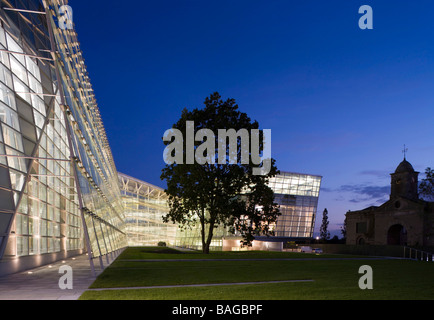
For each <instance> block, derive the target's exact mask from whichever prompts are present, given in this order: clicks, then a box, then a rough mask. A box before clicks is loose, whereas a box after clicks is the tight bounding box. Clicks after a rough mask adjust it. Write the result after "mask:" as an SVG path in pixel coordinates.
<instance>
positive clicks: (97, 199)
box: [0, 0, 127, 274]
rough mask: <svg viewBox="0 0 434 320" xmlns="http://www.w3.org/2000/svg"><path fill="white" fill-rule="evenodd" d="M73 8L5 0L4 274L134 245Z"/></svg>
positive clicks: (1, 60) (1, 35) (0, 91)
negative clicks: (69, 17) (64, 23)
mask: <svg viewBox="0 0 434 320" xmlns="http://www.w3.org/2000/svg"><path fill="white" fill-rule="evenodd" d="M63 5H67V3H66V1H55V0H52V1H51V0H50V1H42V2H41V1H37V0H19V1H18V0H17V1H1V10H0V204H1V205H0V274H1V273H8V272H14V271H19V270H21V269H25V268H28V267H32V266H37V265H40V264H44V263H49V262H51V261H54V260H58V259H62V258H65V257H68V256H71V255H76V254H79V253H82V252H84V251H87V252H88V253H89V260H90V263H91V266H93V260H92V258H95V257H99V258H100V263H102V259H101V257H102V256H104V255H107V254H108V253H110V252H113V251H117V250H119V249H120V248H122V247H125V246H126V245H127V240H126V239H127V238H126V233H125V231H124V226H125V217H124V211H123V207H122V200H121V193H120V188H119V184H118V177H117V172H116V167H115V165H114V162H113V158H112V155H111V151H110V147H109V145H108V141H107V137H106V134H105V131H104V127H103V125H102V121H101V117H100V114H99V110H98V106H97V104H96V100H95V96H94V94H93V90H92V86H91V84H90V82H89V77H88V74H87V71H86V67H85V64H84V60H83V57H82V53H81V51H80V47H79V43H78V40H77V35H76V33H75V31H74V30H73V29H68V28H60V27H59V25H58V23H59V17H60V16H61V15H62V13H61V12H59V10H61V9H62V10H63V9H65V7H62V6H63Z"/></svg>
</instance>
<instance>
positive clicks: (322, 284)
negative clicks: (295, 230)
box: [80, 248, 434, 300]
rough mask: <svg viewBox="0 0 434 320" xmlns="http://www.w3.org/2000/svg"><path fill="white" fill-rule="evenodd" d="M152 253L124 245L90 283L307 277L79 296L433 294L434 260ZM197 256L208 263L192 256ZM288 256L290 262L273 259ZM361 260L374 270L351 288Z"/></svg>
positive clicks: (418, 296)
mask: <svg viewBox="0 0 434 320" xmlns="http://www.w3.org/2000/svg"><path fill="white" fill-rule="evenodd" d="M158 250H161V248H128V249H127V250H125V251H124V252H123V253H122V254H121V255H120V256H119V257H118V259H117V260H116V261H115V262H114V263H113V264H112V265H111V266H110V267H108V268H107V269H106V270H105V271H104V272H103V273H102V274H101V275H100V276H99V277H98V278H97V280H96V281H95V282H94V283H93V284H92V286H91V287H90V288H110V287H137V286H161V285H183V284H201V283H202V284H203V283H234V282H257V281H275V280H301V279H312V280H314V281H313V282H304V283H279V284H277V283H273V284H256V285H255V284H252V285H236V286H217V287H188V288H164V289H162V288H158V289H129V290H113V291H109V290H104V291H86V292H85V293H84V294H83V295H82V296H81V298H80V299H106V300H107V299H129V300H133V299H147V300H152V299H154V300H155V299H156V300H163V299H166V300H199V299H206V300H209V299H212V300H221V299H222V300H245V299H248V300H289V299H291V300H292V299H418V300H420V299H434V286H433V285H432V284H433V283H434V264H433V263H427V262H420V261H408V260H396V259H392V260H368V259H366V260H323V259H324V258H337V257H339V258H349V257H350V256H345V255H315V254H300V253H281V252H219V253H212V254H210V255H203V254H201V253H177V252H176V251H171V250H170V251H169V250H168V251H164V249H163V251H161V252H158ZM204 258H206V259H214V260H211V261H203V260H198V259H204ZM288 258H289V259H296V260H292V261H285V260H278V259H288ZM306 258H309V259H306ZM311 258H313V259H311ZM320 258H321V259H320ZM365 258H366V257H365ZM132 259H151V260H152V259H171V260H172V261H152V262H151V261H143V262H142V261H140V262H137V261H131V260H132ZM173 259H188V261H174V260H173ZM190 259H191V260H190ZM216 259H232V260H228V261H220V260H216ZM234 259H237V260H234ZM238 259H244V260H238ZM248 259H270V260H266V261H265V260H264V261H263V260H248ZM128 260H130V261H128ZM361 265H370V266H371V267H372V269H373V285H374V289H373V290H361V289H360V288H359V286H358V281H359V278H360V277H361V276H362V275H361V274H359V273H358V270H359V267H360V266H361Z"/></svg>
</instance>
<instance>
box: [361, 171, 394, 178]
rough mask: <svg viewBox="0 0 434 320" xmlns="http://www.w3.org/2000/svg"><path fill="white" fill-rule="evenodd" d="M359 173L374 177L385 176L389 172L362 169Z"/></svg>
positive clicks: (387, 175)
mask: <svg viewBox="0 0 434 320" xmlns="http://www.w3.org/2000/svg"><path fill="white" fill-rule="evenodd" d="M359 174H361V175H365V176H374V177H376V178H386V177H389V172H387V171H384V170H364V171H360V172H359Z"/></svg>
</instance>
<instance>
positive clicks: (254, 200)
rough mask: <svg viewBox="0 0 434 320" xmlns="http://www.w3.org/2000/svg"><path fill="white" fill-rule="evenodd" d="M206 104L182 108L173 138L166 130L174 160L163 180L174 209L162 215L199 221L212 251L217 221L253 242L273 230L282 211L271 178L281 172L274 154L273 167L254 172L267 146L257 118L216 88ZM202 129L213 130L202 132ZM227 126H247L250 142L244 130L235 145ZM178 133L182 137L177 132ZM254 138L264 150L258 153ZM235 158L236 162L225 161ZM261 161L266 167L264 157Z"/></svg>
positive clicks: (189, 224) (167, 218) (185, 224)
mask: <svg viewBox="0 0 434 320" xmlns="http://www.w3.org/2000/svg"><path fill="white" fill-rule="evenodd" d="M204 104H205V107H204V108H203V109H193V110H192V111H188V110H187V109H184V110H183V111H182V114H181V117H180V119H179V120H178V122H177V123H175V124H174V125H173V127H172V131H171V130H168V131H169V133H170V134H168V136H169V137H170V139H168V138H167V136H166V133H167V132H168V131H166V133H165V138H164V139H163V140H164V143H165V145H166V150H165V152H166V151H168V154H166V156H167V157H168V158H171V159H172V161H166V166H165V167H164V168H163V170H162V174H161V179H162V180H166V182H167V188H166V189H165V192H166V193H167V194H168V196H169V199H168V204H169V213H168V214H167V215H166V216H164V217H163V218H164V221H166V222H168V221H172V222H174V223H178V224H179V225H180V227H181V228H190V227H193V226H194V227H196V226H197V225H198V224H199V226H200V230H201V238H202V250H203V252H204V253H209V247H210V244H211V240H212V238H213V235H214V230H215V228H217V227H218V226H225V227H230V228H228V229H230V230H232V231H233V232H235V231H238V232H239V233H240V234H241V235H242V236H243V237H244V239H245V243H246V244H249V243H250V242H251V240H252V239H253V237H254V236H255V235H259V234H261V235H272V234H273V230H272V228H271V226H272V225H273V223H274V222H275V221H276V219H277V217H278V215H280V212H279V209H278V205H277V204H276V203H274V194H273V191H272V190H271V188H269V187H268V185H267V183H268V179H269V178H270V177H272V176H274V175H275V174H276V173H278V170H277V168H276V166H275V160H274V159H271V158H270V159H269V162H268V168H266V170H264V172H263V173H262V174H257V173H256V174H255V172H254V170H255V168H256V170H257V168H258V162H257V156H258V154H259V155H261V154H262V155H263V151H264V143H263V137H264V133H263V130H259V124H258V122H257V121H251V119H250V118H249V117H248V116H247V114H246V113H242V112H240V111H239V110H238V105H237V104H236V103H235V100H234V99H227V100H226V101H223V100H222V99H221V96H220V95H219V94H218V93H217V92H216V93H214V94H212V95H210V97H207V98H206V99H205V102H204ZM192 125H194V127H193V128H194V130H192V127H191V126H192ZM200 129H207V130H210V131H207V132H205V133H207V134H202V135H200V136H199V137H198V135H197V133H198V132H199V131H200ZM228 129H234V130H235V132H237V133H241V132H243V130H244V132H246V131H245V130H247V132H250V137H249V136H247V139H249V138H250V141H247V143H246V141H245V140H246V136H245V135H244V136H242V135H240V136H239V137H238V138H236V139H235V141H233V143H232V147H231V139H230V138H227V137H225V136H224V135H219V134H217V133H219V132H220V133H221V132H222V131H219V130H223V132H225V131H224V130H228ZM176 132H177V133H179V132H180V133H182V136H181V137H179V135H178V136H177V135H176V134H175V133H176ZM192 132H193V134H192ZM202 132H203V131H202ZM211 133H214V134H215V135H214V136H212V135H211ZM255 134H256V135H257V136H256V137H255V136H254V135H255ZM222 137H223V138H222ZM173 138H174V139H173ZM219 138H220V141H219ZM255 138H256V140H255V141H259V145H258V147H259V149H258V150H256V152H253V151H254V147H253V139H255ZM176 139H178V141H176ZM196 140H198V141H196ZM222 140H223V141H222ZM227 140H229V143H227ZM243 140H244V141H243ZM180 142H181V143H180ZM222 142H224V143H222ZM234 143H235V144H236V146H237V148H236V149H235V148H233V147H234ZM250 145H252V148H249V146H250ZM246 147H247V149H248V150H247V153H246ZM192 152H193V153H194V154H193V155H192V154H191V153H192ZM258 152H259V153H258ZM179 153H181V156H180V154H179ZM246 156H248V158H247V157H246ZM255 156H256V160H254V159H255ZM231 157H232V160H236V161H235V163H234V161H232V162H229V161H223V160H230V159H231ZM192 160H195V161H192ZM204 160H206V161H204ZM261 164H262V165H261V166H260V167H262V168H263V167H264V166H265V161H262V163H261Z"/></svg>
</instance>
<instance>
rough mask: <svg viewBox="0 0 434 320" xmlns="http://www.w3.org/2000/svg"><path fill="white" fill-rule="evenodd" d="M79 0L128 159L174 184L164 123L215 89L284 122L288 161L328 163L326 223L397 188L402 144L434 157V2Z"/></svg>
mask: <svg viewBox="0 0 434 320" xmlns="http://www.w3.org/2000/svg"><path fill="white" fill-rule="evenodd" d="M69 4H70V6H71V7H72V9H73V19H74V23H75V27H76V30H77V33H78V38H79V41H80V44H81V48H82V50H83V55H84V58H85V62H86V65H87V69H88V71H89V74H90V78H91V81H92V85H93V88H94V90H95V94H96V98H97V101H98V105H99V108H100V110H101V114H102V118H103V122H104V125H105V127H106V131H107V135H108V138H109V142H110V146H111V148H112V152H113V156H114V159H115V163H116V165H117V169H118V170H119V171H120V172H123V173H126V174H129V175H131V176H134V177H137V178H139V179H142V180H145V181H147V182H150V183H152V184H155V185H158V186H161V187H164V182H163V181H161V180H160V178H159V177H160V173H161V169H162V168H163V166H164V162H163V157H162V155H163V150H164V145H163V143H162V140H161V137H162V135H163V133H164V131H165V130H166V129H168V128H170V127H171V126H172V124H173V123H175V122H176V121H177V120H178V118H179V116H180V113H181V110H182V109H183V108H185V107H186V108H195V107H201V106H202V105H203V101H204V99H205V97H207V96H209V95H210V94H211V93H213V92H215V91H218V92H219V93H220V94H221V95H222V97H223V98H234V99H236V101H237V103H238V105H239V108H240V110H241V111H242V112H246V113H247V114H248V115H249V116H250V117H251V118H252V119H255V120H258V122H259V124H260V127H261V128H263V129H271V130H272V156H273V158H275V159H276V160H277V166H278V168H279V169H280V170H283V171H293V172H301V173H311V174H319V175H322V176H323V183H322V188H321V192H320V200H319V204H318V216H317V223H316V230H318V229H319V226H320V224H321V217H322V212H323V210H324V208H327V209H328V212H329V219H330V226H329V229H330V230H331V231H332V234H335V233H334V232H333V230H338V229H339V226H340V225H341V224H342V222H343V219H344V214H345V212H346V211H348V210H357V209H363V208H365V207H367V206H370V205H379V204H381V203H382V202H384V201H385V200H387V199H388V194H389V184H390V176H389V174H390V173H392V172H393V171H394V170H395V168H396V167H397V166H398V164H399V162H400V161H401V160H402V159H403V154H402V149H403V145H404V144H406V145H407V147H408V153H407V160H408V161H409V162H411V163H412V164H413V167H414V168H415V169H416V170H417V171H420V172H421V175H420V177H421V178H423V172H424V171H425V168H426V167H428V166H431V167H433V166H434V163H433V162H434V161H433V159H434V140H433V139H432V137H433V131H434V126H433V121H432V120H433V116H434V107H433V106H434V90H433V83H434V81H433V80H434V41H433V38H434V37H433V35H434V20H433V19H432V12H434V2H433V1H426V0H425V1H422V0H418V1H412V2H410V1H394V2H390V1H388V2H387V3H386V1H356V0H340V1H336V0H331V1H326V2H325V1H319V0H315V1H313V0H307V1H290V0H283V1H265V0H261V1H255V0H249V1H244V0H232V1H226V0H223V1H222V0H220V1H214V0H207V1H203V0H200V1H199V0H173V1H164V0H163V1H128V2H120V1H104V4H103V5H102V4H101V2H99V1H77V0H71V1H70V3H69ZM364 4H368V5H370V6H371V7H372V9H373V20H374V29H373V30H361V29H360V28H359V27H358V20H359V18H360V17H361V14H359V13H358V9H359V7H360V6H362V5H364Z"/></svg>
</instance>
